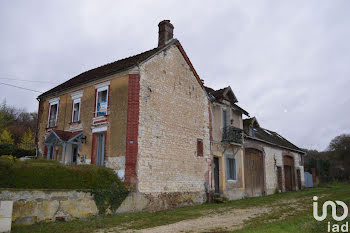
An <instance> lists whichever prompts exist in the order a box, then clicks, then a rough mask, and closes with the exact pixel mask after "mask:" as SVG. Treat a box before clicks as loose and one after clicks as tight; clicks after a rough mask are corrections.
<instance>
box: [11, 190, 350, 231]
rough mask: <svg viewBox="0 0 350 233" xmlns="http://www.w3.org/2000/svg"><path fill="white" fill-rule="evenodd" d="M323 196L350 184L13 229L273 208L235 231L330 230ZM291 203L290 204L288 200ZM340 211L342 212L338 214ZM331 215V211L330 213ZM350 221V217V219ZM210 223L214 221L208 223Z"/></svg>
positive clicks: (124, 224)
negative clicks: (315, 211)
mask: <svg viewBox="0 0 350 233" xmlns="http://www.w3.org/2000/svg"><path fill="white" fill-rule="evenodd" d="M314 195H317V196H319V208H320V206H321V205H322V203H323V202H324V201H326V200H341V201H344V202H346V203H349V202H350V184H348V183H329V184H325V185H322V186H321V187H319V188H314V189H306V190H303V191H299V192H288V193H280V194H274V195H270V196H264V197H258V198H246V199H242V200H238V201H230V202H227V203H222V204H214V203H211V204H203V205H198V206H192V207H184V208H178V209H174V210H166V211H160V212H156V213H146V212H139V213H127V214H120V215H114V216H103V217H102V216H101V217H95V218H91V219H88V220H84V221H83V220H75V221H72V222H56V223H40V224H36V225H32V226H27V227H24V226H14V227H13V231H12V232H23V233H24V232H25V233H30V232H32V233H39V232H72V233H78V232H81V233H83V232H84V233H86V232H93V231H94V230H96V229H100V228H104V229H108V228H111V227H117V228H119V229H120V230H125V229H135V230H136V229H144V228H150V227H156V226H160V225H167V224H171V223H175V222H179V221H182V220H188V219H195V218H199V217H203V216H208V215H210V214H217V213H221V214H223V213H225V211H229V210H230V209H235V208H236V209H246V208H260V207H261V208H266V207H267V208H273V210H274V211H270V212H268V213H266V214H263V215H259V216H255V217H252V218H249V219H246V220H245V221H244V224H243V227H242V229H240V230H237V231H235V232H259V233H261V232H269V233H273V232H317V233H319V232H327V220H325V221H323V222H317V221H316V220H315V219H314V218H313V216H312V197H313V196H314ZM286 203H287V204H286ZM338 215H339V214H338ZM329 216H330V215H329ZM348 221H349V219H348ZM208 224H210V223H208ZM212 230H213V232H214V231H215V232H230V231H227V229H212Z"/></svg>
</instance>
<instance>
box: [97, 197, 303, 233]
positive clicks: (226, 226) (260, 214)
mask: <svg viewBox="0 0 350 233" xmlns="http://www.w3.org/2000/svg"><path fill="white" fill-rule="evenodd" d="M309 199H310V197H303V198H290V199H282V200H278V201H275V202H273V203H270V204H267V205H263V206H256V207H248V208H236V207H224V208H220V209H216V210H208V211H205V212H204V213H202V214H204V216H203V217H199V218H196V219H189V220H183V221H179V222H176V223H172V224H168V225H162V226H157V227H152V228H146V229H141V230H126V229H125V228H127V226H126V225H124V228H123V227H122V226H118V227H114V228H109V229H101V230H99V231H96V233H106V232H108V233H112V232H127V233H134V232H135V233H154V232H155V233H164V232H167V233H177V232H182V233H183V232H192V233H194V232H227V231H234V230H238V229H241V228H242V227H243V225H244V224H246V223H247V222H249V220H250V219H256V220H259V219H260V221H265V222H266V221H271V222H273V221H276V220H281V219H284V218H286V217H288V216H289V215H291V214H293V213H295V212H298V211H300V210H302V209H305V208H306V207H307V206H305V204H303V203H305V202H306V201H308V200H309ZM274 215H276V216H274ZM131 225H132V223H131Z"/></svg>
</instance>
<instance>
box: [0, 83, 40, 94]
mask: <svg viewBox="0 0 350 233" xmlns="http://www.w3.org/2000/svg"><path fill="white" fill-rule="evenodd" d="M0 84H2V85H7V86H10V87H16V88H19V89H23V90H27V91H33V92H38V93H42V92H41V91H36V90H32V89H29V88H25V87H19V86H15V85H12V84H8V83H2V82H0Z"/></svg>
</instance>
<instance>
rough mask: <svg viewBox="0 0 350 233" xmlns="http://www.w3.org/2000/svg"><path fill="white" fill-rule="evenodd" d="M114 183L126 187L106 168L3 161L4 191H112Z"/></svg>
mask: <svg viewBox="0 0 350 233" xmlns="http://www.w3.org/2000/svg"><path fill="white" fill-rule="evenodd" d="M113 183H116V184H118V185H119V186H122V183H121V182H120V180H119V179H118V176H117V175H116V174H114V172H113V171H112V170H111V169H108V168H105V167H100V166H94V165H76V166H64V165H62V164H60V163H59V162H58V161H50V160H40V159H30V160H25V161H20V160H17V159H14V158H12V157H8V156H1V157H0V188H19V189H96V188H98V189H108V188H110V186H111V184H113Z"/></svg>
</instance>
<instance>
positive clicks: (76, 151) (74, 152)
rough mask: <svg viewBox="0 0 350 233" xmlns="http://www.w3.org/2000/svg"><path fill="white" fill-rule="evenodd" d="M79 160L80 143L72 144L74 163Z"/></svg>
mask: <svg viewBox="0 0 350 233" xmlns="http://www.w3.org/2000/svg"><path fill="white" fill-rule="evenodd" d="M77 160H78V145H75V144H72V165H76V164H77Z"/></svg>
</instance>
